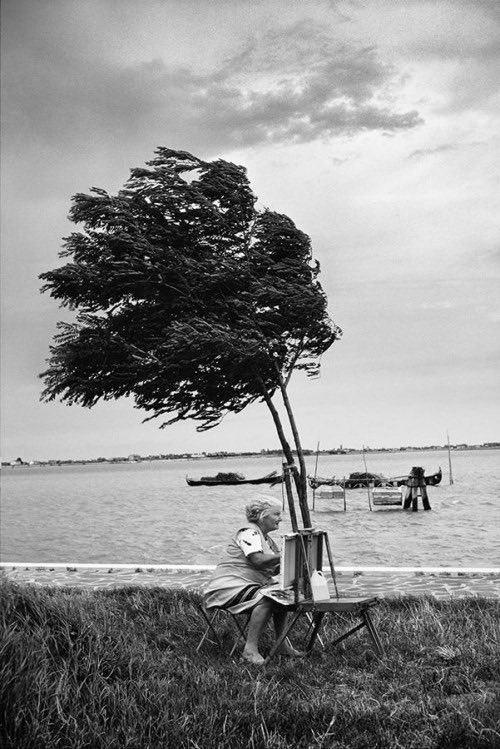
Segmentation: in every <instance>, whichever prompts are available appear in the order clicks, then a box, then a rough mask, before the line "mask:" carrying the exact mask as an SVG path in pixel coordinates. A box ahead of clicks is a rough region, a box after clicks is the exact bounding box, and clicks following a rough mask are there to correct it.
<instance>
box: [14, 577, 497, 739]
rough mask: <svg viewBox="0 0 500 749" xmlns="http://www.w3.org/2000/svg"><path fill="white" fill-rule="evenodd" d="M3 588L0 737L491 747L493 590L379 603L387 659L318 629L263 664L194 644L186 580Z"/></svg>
mask: <svg viewBox="0 0 500 749" xmlns="http://www.w3.org/2000/svg"><path fill="white" fill-rule="evenodd" d="M0 592H1V614H0V617H1V629H2V644H1V664H0V667H1V694H0V701H1V705H2V707H1V708H0V709H1V710H2V728H1V730H2V736H1V737H0V738H1V739H2V741H1V743H2V746H3V747H4V748H5V749H8V748H9V749H10V748H12V749H13V748H14V747H15V749H28V748H29V749H57V748H64V747H71V749H77V748H80V747H81V748H83V747H88V748H89V749H90V748H92V749H100V748H101V747H106V748H109V749H112V748H113V749H114V748H115V747H116V748H118V747H120V748H121V747H130V748H131V749H148V748H153V747H155V748H156V747H158V748H160V747H161V748H162V749H168V748H169V747H172V748H174V747H193V749H196V747H198V748H200V749H205V748H207V749H208V748H210V749H212V748H215V747H227V749H236V748H238V747H266V748H267V749H273V748H278V747H279V748H283V749H285V747H287V748H288V747H336V748H337V749H341V748H342V747H358V748H361V747H370V748H371V749H373V748H374V747H387V748H388V749H397V748H398V747H404V749H410V748H412V747H414V748H415V749H426V748H427V747H449V749H452V748H453V749H456V748H457V747H464V748H465V747H466V748H467V749H472V748H475V747H494V746H499V745H500V726H499V722H498V717H497V715H498V706H499V699H498V698H499V695H500V689H499V680H498V615H499V604H498V603H497V602H495V601H488V600H484V599H461V600H455V601H449V602H437V601H433V600H431V599H413V600H411V599H409V600H405V601H391V602H382V604H381V605H380V606H379V607H378V609H377V610H376V613H375V618H376V621H377V624H378V629H379V632H380V635H381V638H382V641H383V644H384V646H385V648H386V656H384V657H383V658H382V659H379V658H377V657H376V656H375V655H374V654H373V652H372V651H371V649H370V648H369V645H368V640H367V638H366V636H365V635H364V634H358V635H356V636H354V637H352V638H350V639H349V640H347V643H346V644H344V643H343V644H341V645H340V646H338V647H336V648H335V649H331V648H329V647H328V640H329V638H328V630H327V631H326V636H325V638H324V640H325V646H326V649H325V650H324V651H321V650H320V649H316V650H315V651H314V652H313V654H312V655H311V656H310V657H309V658H307V659H305V660H286V659H283V658H280V659H276V660H275V661H274V662H273V661H272V662H271V663H270V664H269V665H268V666H267V667H266V668H265V669H262V668H261V669H259V668H257V667H252V666H247V665H244V664H243V663H241V662H238V661H237V660H231V659H230V658H229V657H228V656H227V654H224V653H221V652H220V651H219V650H218V649H216V648H215V647H214V646H213V645H211V644H210V643H207V644H205V645H204V647H203V649H202V650H201V652H200V653H196V650H195V649H196V645H197V643H198V641H199V638H200V636H201V632H202V628H203V625H202V621H201V619H200V616H199V614H198V612H197V608H196V604H197V601H198V598H197V596H196V594H193V593H188V592H185V591H169V590H164V589H160V588H157V589H140V588H136V587H134V588H127V589H121V590H117V591H88V590H75V589H69V588H66V589H59V588H57V589H56V588H50V589H49V588H41V587H30V586H20V587H18V586H16V585H15V584H13V583H8V582H4V583H2V584H1V586H0ZM229 640H230V635H229V632H228V641H229Z"/></svg>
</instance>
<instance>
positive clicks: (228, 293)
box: [40, 148, 341, 522]
mask: <svg viewBox="0 0 500 749" xmlns="http://www.w3.org/2000/svg"><path fill="white" fill-rule="evenodd" d="M255 202H256V197H255V195H254V194H253V192H252V190H251V188H250V185H249V182H248V179H247V176H246V170H245V169H244V168H243V167H241V166H236V165H234V164H231V163H228V162H225V161H221V160H217V161H211V162H207V161H202V160H201V159H199V158H196V157H195V156H193V155H191V154H190V153H187V152H183V151H173V150H170V149H167V148H158V149H157V150H156V152H155V158H154V159H153V160H152V161H150V162H148V163H147V165H146V168H140V169H133V170H132V171H131V176H130V178H129V180H128V181H127V183H126V184H125V186H124V188H123V189H122V190H120V191H119V192H118V193H117V194H116V195H110V194H108V193H107V192H106V191H104V190H101V189H97V188H93V189H92V190H91V191H90V194H77V195H75V196H74V197H73V199H72V207H71V210H70V219H71V221H73V222H74V223H75V224H77V225H80V227H81V230H80V231H78V232H74V233H72V234H71V235H70V236H69V237H67V238H66V239H65V240H64V245H63V250H62V251H61V253H60V256H61V257H66V258H69V262H67V264H65V265H62V266H61V267H58V268H56V269H54V270H52V271H48V272H47V273H43V274H41V276H40V278H41V279H42V280H43V281H44V285H43V287H42V291H48V292H50V294H51V296H52V297H54V298H55V299H57V300H59V302H60V304H61V306H63V307H68V308H69V309H71V310H75V311H76V313H77V314H76V316H75V320H74V322H70V323H68V322H60V323H59V324H58V333H57V334H56V336H55V341H54V345H53V346H51V348H50V358H49V359H48V369H47V370H46V371H45V372H43V373H42V374H41V377H42V378H43V379H44V381H45V389H44V390H43V392H42V399H43V400H45V401H51V400H54V399H56V398H58V399H60V400H61V401H63V402H66V403H68V404H75V403H77V404H80V405H83V406H87V407H92V406H94V405H95V404H96V403H97V402H98V401H99V400H101V399H103V400H110V399H116V398H120V397H121V396H132V397H133V398H134V401H135V405H136V407H137V408H139V409H142V410H144V411H145V412H147V413H148V414H149V415H148V416H147V417H146V419H145V420H146V421H147V420H149V419H159V420H160V426H161V427H165V426H166V425H168V424H173V423H174V422H177V421H181V420H186V419H195V420H196V421H198V422H200V424H199V426H198V427H197V428H198V430H199V431H201V430H205V429H210V428H212V427H214V426H216V425H217V424H219V422H220V421H221V419H222V418H223V417H224V416H225V415H226V414H227V413H228V412H232V413H238V412H240V411H242V410H243V409H244V408H245V407H246V406H247V405H249V404H250V403H252V402H254V401H264V402H265V403H266V405H267V406H268V408H269V410H270V412H271V414H272V417H273V420H274V424H275V426H276V430H277V433H278V436H279V439H280V443H281V445H282V448H283V452H284V454H285V456H286V459H287V461H288V462H289V463H290V464H293V453H292V449H291V447H290V443H289V441H288V439H287V436H286V432H285V427H284V424H283V422H282V419H281V418H280V415H279V412H278V410H277V408H276V406H275V403H274V401H273V396H274V395H275V394H276V393H277V392H279V393H281V396H282V398H283V403H284V407H285V410H286V414H287V417H288V421H289V425H290V428H291V432H292V435H293V442H294V445H295V449H296V453H297V456H298V461H299V466H300V470H297V471H295V472H294V475H295V476H296V485H297V490H298V495H299V502H300V506H301V509H302V515H303V520H304V522H307V520H308V511H307V484H306V469H305V463H304V458H303V452H302V447H301V443H300V438H299V432H298V429H297V425H296V421H295V418H294V415H293V412H292V407H291V404H290V401H289V398H288V393H287V386H288V383H289V381H290V377H291V375H292V373H293V371H294V370H304V371H305V372H306V373H307V375H309V376H313V375H315V374H317V373H318V370H319V366H320V357H321V355H322V354H323V353H324V352H325V351H326V350H327V349H328V348H329V347H330V346H331V345H332V343H333V342H334V341H335V340H336V339H337V338H338V337H339V336H340V334H341V332H340V329H339V328H338V327H337V326H336V325H335V324H334V323H332V321H331V320H330V319H329V317H328V313H327V299H326V296H325V294H324V292H323V290H322V288H321V285H320V284H319V282H318V274H319V264H318V263H317V262H314V261H313V259H312V253H311V244H310V240H309V237H308V236H307V235H306V234H304V233H303V232H301V231H299V230H298V229H297V227H296V226H295V224H294V223H293V221H291V219H289V218H288V217H287V216H284V215H281V214H278V213H275V212H272V211H269V210H263V211H259V210H257V209H256V208H255ZM304 513H305V515H304Z"/></svg>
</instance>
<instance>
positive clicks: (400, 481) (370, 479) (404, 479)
mask: <svg viewBox="0 0 500 749" xmlns="http://www.w3.org/2000/svg"><path fill="white" fill-rule="evenodd" d="M442 477H443V473H442V471H441V468H439V470H438V471H437V472H436V473H432V474H430V475H429V476H425V477H424V478H425V484H426V486H437V485H438V484H440V483H441V479H442ZM408 478H409V474H406V476H393V477H391V478H387V477H386V476H384V475H383V474H381V473H370V472H369V471H364V472H354V473H351V474H349V477H348V478H346V479H338V478H335V476H332V477H331V478H322V477H321V476H308V477H307V479H308V482H309V486H310V487H311V489H318V488H319V487H320V486H345V488H346V489H363V488H366V487H368V486H376V487H379V486H406V485H407V483H408Z"/></svg>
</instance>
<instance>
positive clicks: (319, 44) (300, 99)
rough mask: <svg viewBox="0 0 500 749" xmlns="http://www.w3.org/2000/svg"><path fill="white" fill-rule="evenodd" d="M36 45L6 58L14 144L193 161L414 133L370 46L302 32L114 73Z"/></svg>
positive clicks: (48, 42) (80, 51)
mask: <svg viewBox="0 0 500 749" xmlns="http://www.w3.org/2000/svg"><path fill="white" fill-rule="evenodd" d="M74 33H75V44H74V45H73V46H71V45H67V44H66V45H60V44H58V41H57V36H56V35H53V36H50V35H49V36H44V37H43V39H42V38H40V40H39V44H37V45H33V46H31V47H30V48H29V49H25V48H19V49H17V50H16V51H13V52H12V53H11V54H10V55H9V56H8V58H7V64H8V69H7V72H6V75H5V87H4V88H5V99H4V118H5V127H6V132H7V134H8V135H9V136H10V137H11V138H13V139H14V141H15V142H16V143H17V144H21V143H22V142H24V143H25V144H26V143H28V144H31V146H32V147H36V146H39V147H42V148H43V147H44V146H48V147H49V148H52V149H57V150H60V149H61V148H62V149H64V148H73V149H77V148H80V149H83V150H85V149H86V148H91V147H96V148H97V149H99V147H100V144H102V145H103V148H104V147H105V144H106V143H109V142H110V141H116V140H119V141H122V142H123V147H124V148H128V147H129V146H130V144H131V143H134V142H138V141H139V140H141V139H142V141H144V138H145V136H146V137H148V138H149V139H150V140H151V141H152V142H154V143H155V145H159V144H168V145H172V146H173V147H176V146H181V145H182V146H184V147H186V146H187V145H189V147H191V148H200V147H201V148H203V149H204V150H205V151H206V150H209V151H220V150H221V149H223V150H227V149H230V148H231V147H235V146H238V147H241V146H248V145H254V144H258V143H290V142H310V141H313V140H317V139H324V138H330V137H332V136H336V135H345V134H351V135H352V134H355V133H357V132H360V131H366V130H379V131H385V132H396V131H398V130H407V129H409V128H413V127H415V126H416V125H417V124H419V123H420V122H421V119H420V118H419V115H418V113H417V112H416V111H406V112H398V111H395V109H394V108H393V105H392V101H391V100H390V99H389V96H388V94H387V88H388V86H389V85H391V84H393V83H394V81H395V80H396V73H395V71H394V70H393V69H392V68H391V66H389V65H388V64H387V63H384V62H383V61H382V60H381V59H380V58H379V56H378V54H377V51H376V49H375V48H373V47H362V46H360V45H359V44H355V43H349V44H348V45H347V44H344V43H340V42H338V41H337V40H335V38H334V37H333V36H332V34H331V33H327V32H325V31H324V30H323V29H322V28H321V27H320V26H319V25H318V24H317V23H315V22H312V21H304V22H301V23H296V24H293V25H291V26H290V27H287V28H280V29H273V30H272V31H268V32H267V33H264V34H261V35H257V36H254V37H252V38H249V39H247V40H246V42H245V43H244V44H243V45H242V46H241V48H240V49H239V50H238V51H237V52H236V53H235V54H233V55H232V56H229V57H226V58H225V59H224V60H222V61H221V62H218V63H217V62H216V63H214V65H213V67H212V69H211V70H207V71H202V72H197V71H195V70H194V69H193V68H192V67H190V66H185V67H179V66H173V65H169V64H167V63H165V62H164V61H163V60H162V59H159V58H158V59H154V60H150V61H148V62H139V63H137V62H136V63H131V64H124V63H123V62H122V63H120V62H118V61H117V60H116V59H112V60H111V59H106V58H105V57H104V56H96V55H95V54H92V53H91V52H90V51H89V50H88V49H87V48H86V47H85V44H84V43H83V41H84V40H83V38H79V36H78V31H77V30H75V32H74Z"/></svg>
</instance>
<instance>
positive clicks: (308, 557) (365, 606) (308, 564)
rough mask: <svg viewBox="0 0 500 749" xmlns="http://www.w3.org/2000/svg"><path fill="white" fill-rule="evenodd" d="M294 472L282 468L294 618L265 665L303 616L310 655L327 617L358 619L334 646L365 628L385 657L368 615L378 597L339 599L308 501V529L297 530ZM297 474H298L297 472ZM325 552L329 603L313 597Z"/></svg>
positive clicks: (325, 547)
mask: <svg viewBox="0 0 500 749" xmlns="http://www.w3.org/2000/svg"><path fill="white" fill-rule="evenodd" d="M293 469H294V466H289V465H287V464H283V472H284V481H285V487H286V493H287V498H288V504H289V509H290V520H291V524H292V529H293V536H292V537H290V542H291V543H293V546H294V574H293V582H292V585H293V600H291V601H290V602H289V603H287V604H283V605H284V606H285V607H286V608H288V609H289V610H290V612H291V613H292V616H291V617H290V620H289V622H288V625H287V627H285V629H284V631H283V633H282V635H281V636H280V637H279V638H278V639H277V640H276V642H275V644H274V646H273V647H272V649H271V651H270V653H269V655H268V656H267V658H266V663H267V662H268V661H269V660H270V659H271V658H272V657H273V656H274V655H275V654H276V653H277V652H278V651H279V649H280V646H281V644H282V643H283V642H284V640H285V639H286V638H287V637H288V635H289V633H290V632H291V630H292V628H293V627H294V625H295V623H296V622H297V621H298V619H299V618H300V617H301V616H302V615H306V617H307V618H308V619H309V622H310V631H311V634H310V637H309V641H308V643H307V647H306V651H307V652H310V651H311V650H312V647H313V645H314V643H315V641H316V639H318V638H319V634H320V630H321V627H322V625H323V620H324V617H325V615H326V614H328V613H330V614H354V615H355V616H356V617H357V618H358V623H357V624H356V625H355V626H354V627H352V628H351V629H349V630H348V631H347V632H344V633H343V634H342V635H340V636H339V637H337V638H336V639H334V640H333V642H332V645H336V644H337V643H339V642H341V641H342V640H345V639H346V638H347V637H350V636H351V635H352V634H354V633H355V632H357V631H358V630H359V629H361V628H362V627H366V628H367V630H368V633H369V635H370V637H371V640H372V643H373V645H374V648H375V650H376V652H377V653H378V654H379V655H382V654H383V648H382V644H381V642H380V639H379V636H378V633H377V631H376V629H375V626H374V624H373V622H372V620H371V617H370V612H369V609H370V608H371V607H372V606H375V605H376V604H377V603H378V599H377V598H376V597H370V598H341V597H340V595H339V592H338V588H337V579H336V575H335V568H334V565H333V557H332V552H331V548H330V541H329V539H328V534H327V533H326V532H325V531H317V530H314V529H313V528H312V527H311V519H310V515H309V510H308V507H307V501H306V502H304V501H301V502H300V509H301V513H302V518H303V520H304V525H305V526H306V527H305V528H304V529H301V530H299V528H298V523H297V516H296V513H295V506H294V501H293V492H292V485H291V480H290V473H291V472H292V471H293ZM295 471H297V469H296V468H295ZM306 523H307V525H306ZM325 550H326V553H327V557H328V563H329V565H330V573H331V576H332V580H333V584H334V588H335V597H334V598H330V599H327V600H320V601H315V600H314V599H313V597H312V589H311V576H312V573H313V572H314V570H318V571H322V562H323V553H324V551H325Z"/></svg>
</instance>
